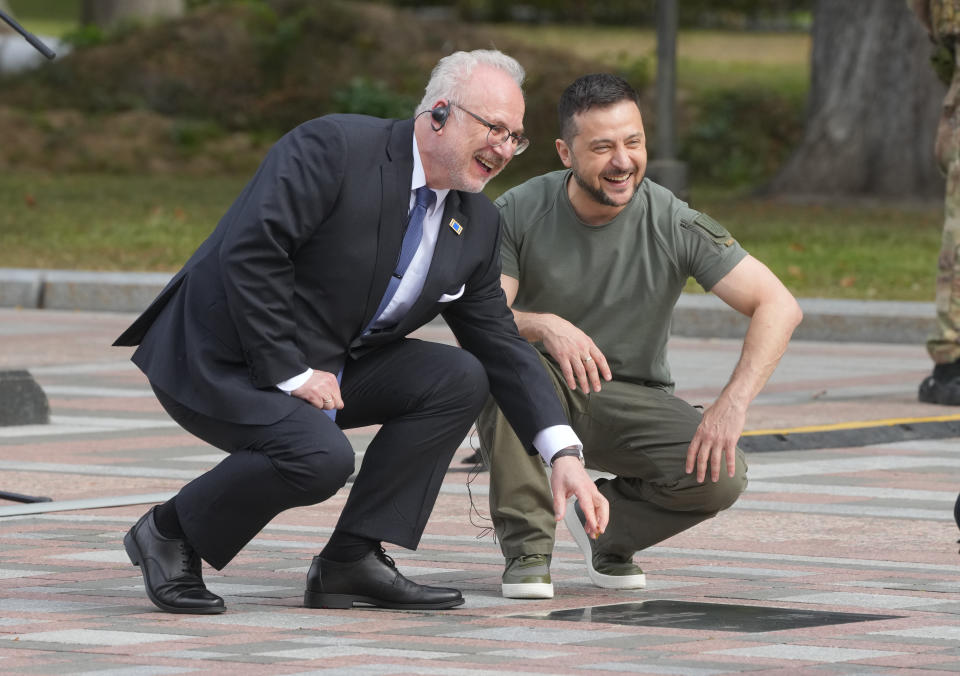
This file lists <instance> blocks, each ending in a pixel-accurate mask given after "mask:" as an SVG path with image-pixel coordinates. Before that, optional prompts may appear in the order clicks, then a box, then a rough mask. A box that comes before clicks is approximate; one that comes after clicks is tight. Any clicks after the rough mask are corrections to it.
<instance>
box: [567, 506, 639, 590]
mask: <svg viewBox="0 0 960 676" xmlns="http://www.w3.org/2000/svg"><path fill="white" fill-rule="evenodd" d="M563 522H564V523H565V524H566V525H567V528H568V529H569V530H570V534H571V535H573V539H574V540H575V541H576V543H577V546H578V547H579V548H580V552H581V553H582V554H583V556H584V558H585V559H586V561H587V574H588V575H589V576H590V581H591V582H593V583H594V584H595V585H597V586H598V587H603V588H604V589H643V588H644V587H646V586H647V576H646V575H644V573H643V569H642V568H640V566H638V565H636V564H635V563H634V562H633V557H632V556H627V557H622V556H617V555H614V554H604V553H603V552H598V551H595V548H596V544H597V541H596V540H594V539H592V538H590V537H589V536H588V535H587V531H585V530H584V529H583V527H584V525H585V524H586V522H587V520H586V518H585V517H584V516H583V511H582V510H581V509H580V504H579V503H578V502H577V501H576V500H574V501H573V503H572V504H568V505H567V511H566V513H565V514H564V515H563Z"/></svg>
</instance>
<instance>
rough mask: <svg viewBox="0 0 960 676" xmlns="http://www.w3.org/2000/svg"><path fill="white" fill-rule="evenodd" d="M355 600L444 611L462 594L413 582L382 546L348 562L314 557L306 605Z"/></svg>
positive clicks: (340, 604) (460, 599) (350, 603)
mask: <svg viewBox="0 0 960 676" xmlns="http://www.w3.org/2000/svg"><path fill="white" fill-rule="evenodd" d="M354 603H366V604H369V605H373V606H378V607H380V608H397V609H402V610H442V609H443V608H453V607H454V606H459V605H460V604H462V603H463V595H462V594H460V592H459V591H458V590H456V589H450V588H447V587H428V586H425V585H421V584H417V583H416V582H411V581H410V580H408V579H407V578H405V577H404V576H403V575H401V574H400V571H398V570H397V567H396V565H395V564H394V563H393V559H391V558H390V557H389V556H387V554H386V552H384V551H383V548H380V549H378V550H376V551H372V552H370V553H369V554H367V555H366V556H364V557H363V558H362V559H360V560H359V561H350V562H347V563H341V562H339V561H330V560H329V559H324V558H322V557H320V556H315V557H313V564H312V565H311V566H310V572H309V573H307V591H306V593H305V594H304V595H303V605H304V606H306V607H307V608H352V607H353V604H354Z"/></svg>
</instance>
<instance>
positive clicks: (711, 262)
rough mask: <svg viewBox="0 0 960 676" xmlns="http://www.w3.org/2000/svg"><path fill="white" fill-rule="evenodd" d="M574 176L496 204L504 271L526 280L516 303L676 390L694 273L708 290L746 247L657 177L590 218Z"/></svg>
mask: <svg viewBox="0 0 960 676" xmlns="http://www.w3.org/2000/svg"><path fill="white" fill-rule="evenodd" d="M569 176H570V171H569V170H567V171H555V172H552V173H549V174H545V175H543V176H538V177H536V178H533V179H530V180H529V181H527V182H525V183H523V184H521V185H519V186H517V187H515V188H513V189H511V190H509V191H508V192H506V193H504V194H503V195H501V196H500V198H499V199H497V201H496V205H497V207H498V208H499V209H500V221H501V224H502V226H503V241H502V244H501V251H500V253H501V259H502V263H503V274H505V275H508V276H510V277H514V278H515V279H518V280H519V282H520V287H519V291H518V292H517V297H516V299H515V301H514V304H513V307H515V308H516V309H518V310H522V311H527V312H548V313H553V314H556V315H559V316H560V317H563V318H564V319H566V320H567V321H569V322H571V323H573V324H575V325H576V326H577V327H579V328H580V329H581V330H582V331H583V332H584V333H586V334H587V335H588V336H590V338H592V339H593V341H594V342H595V343H596V344H597V347H599V348H600V350H601V351H602V352H603V354H604V355H605V356H606V358H607V362H608V363H609V364H610V370H611V371H612V373H613V376H614V378H616V379H618V380H626V381H630V382H636V383H646V384H651V385H653V384H660V385H663V386H666V387H668V388H672V387H673V381H672V379H671V377H670V368H669V365H668V364H667V340H668V338H669V336H670V321H671V315H672V313H673V307H674V305H675V304H676V302H677V299H678V298H679V297H680V293H681V291H682V290H683V287H684V286H685V284H686V282H687V279H688V278H689V277H693V278H694V279H696V280H697V282H699V283H700V285H701V286H702V287H703V288H704V289H705V290H707V291H709V290H710V289H711V288H712V287H713V285H714V284H716V283H717V282H718V281H720V279H722V278H723V277H724V276H725V275H726V274H727V273H728V272H730V270H732V269H733V267H734V266H735V265H736V264H737V263H739V262H740V261H741V260H743V258H744V256H746V255H747V252H746V251H744V250H743V248H742V247H741V246H740V245H739V244H738V243H737V241H736V240H734V239H733V238H732V237H731V236H730V233H728V232H727V231H726V230H725V229H724V228H723V226H721V225H720V224H719V223H717V222H716V221H715V220H713V219H712V218H710V217H709V216H707V215H706V214H702V213H700V212H698V211H694V210H693V209H691V208H690V207H688V206H687V204H686V203H685V202H683V201H681V200H679V199H677V197H676V196H674V194H673V193H671V192H670V191H669V190H667V189H666V188H663V187H661V186H659V185H657V184H656V183H653V182H652V181H650V180H649V179H644V180H643V182H642V183H641V185H640V189H639V190H638V191H637V193H636V194H635V195H634V197H633V199H632V200H631V202H630V203H629V204H628V205H627V206H626V208H624V209H623V211H621V212H620V213H619V214H617V216H616V218H614V219H613V220H612V221H611V222H609V223H607V224H605V225H600V226H591V225H587V224H585V223H583V222H582V221H581V220H580V219H579V218H578V217H577V215H576V213H575V212H574V210H573V207H572V206H571V204H570V199H569V197H568V196H567V190H566V185H567V179H568V177H569ZM535 347H537V349H539V350H540V351H541V352H544V353H546V350H545V349H544V347H543V345H541V344H536V345H535Z"/></svg>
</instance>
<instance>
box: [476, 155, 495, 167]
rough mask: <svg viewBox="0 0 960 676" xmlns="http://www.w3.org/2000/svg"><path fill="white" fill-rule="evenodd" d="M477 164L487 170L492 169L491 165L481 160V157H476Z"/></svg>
mask: <svg viewBox="0 0 960 676" xmlns="http://www.w3.org/2000/svg"><path fill="white" fill-rule="evenodd" d="M477 162H479V163H480V164H482V165H483V166H485V167H486V168H487V169H493V164H492V163H490V162H488V161H487V160H485V159H483V158H482V157H477Z"/></svg>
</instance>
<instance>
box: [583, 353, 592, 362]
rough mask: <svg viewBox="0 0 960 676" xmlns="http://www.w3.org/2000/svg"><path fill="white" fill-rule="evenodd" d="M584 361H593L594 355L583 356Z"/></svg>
mask: <svg viewBox="0 0 960 676" xmlns="http://www.w3.org/2000/svg"><path fill="white" fill-rule="evenodd" d="M583 361H584V362H588V361H593V357H591V356H590V355H589V354H588V355H587V356H586V357H584V358H583Z"/></svg>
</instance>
